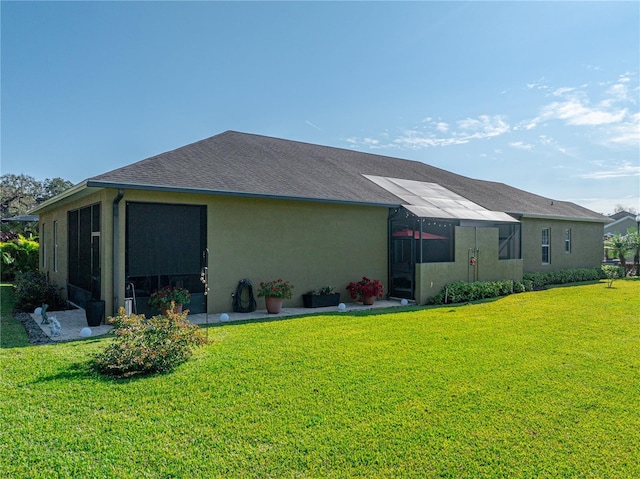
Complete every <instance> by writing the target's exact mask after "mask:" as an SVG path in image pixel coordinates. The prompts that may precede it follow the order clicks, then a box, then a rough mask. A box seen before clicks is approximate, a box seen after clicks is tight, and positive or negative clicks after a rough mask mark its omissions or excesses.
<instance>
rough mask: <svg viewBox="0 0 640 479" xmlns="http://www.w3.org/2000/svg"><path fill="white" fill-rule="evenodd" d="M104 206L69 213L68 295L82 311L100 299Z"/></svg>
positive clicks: (92, 206) (94, 206) (95, 205)
mask: <svg viewBox="0 0 640 479" xmlns="http://www.w3.org/2000/svg"><path fill="white" fill-rule="evenodd" d="M100 214H101V211H100V204H99V203H96V204H93V205H90V206H85V207H84V208H80V209H77V210H71V211H69V212H67V238H68V250H67V254H68V264H67V270H68V272H69V273H68V274H69V276H68V278H67V295H68V298H69V301H71V303H73V304H76V305H78V306H80V307H82V308H84V307H85V306H86V303H87V301H89V300H91V299H101V298H100V289H101V281H100V273H101V268H100Z"/></svg>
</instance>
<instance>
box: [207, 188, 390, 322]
mask: <svg viewBox="0 0 640 479" xmlns="http://www.w3.org/2000/svg"><path fill="white" fill-rule="evenodd" d="M387 216H388V210H387V209H386V208H376V207H369V206H350V205H341V204H327V203H311V202H302V201H284V200H264V199H256V198H232V197H219V198H217V199H216V200H215V201H213V202H212V203H211V204H210V207H209V209H208V218H209V221H208V225H207V226H208V241H209V255H210V256H209V265H210V270H209V274H210V279H211V298H210V309H212V310H213V311H228V310H230V309H231V293H232V292H233V291H235V289H236V286H237V284H238V281H239V280H241V279H243V278H249V279H250V280H251V282H252V283H253V285H254V288H255V289H254V291H255V292H256V294H257V287H258V284H259V283H260V281H269V280H274V279H278V278H282V279H284V280H289V281H291V282H292V283H293V284H294V285H295V290H294V291H295V294H294V297H293V298H292V300H291V301H288V302H285V306H286V305H290V306H301V305H302V297H301V295H302V294H303V293H305V292H307V291H308V290H310V289H314V288H319V287H322V286H326V285H331V286H334V287H335V288H336V289H337V291H338V292H340V293H341V295H342V298H343V300H345V301H346V300H347V299H348V297H347V294H348V293H347V291H346V286H347V284H348V283H349V282H350V281H355V280H358V279H360V278H361V277H362V276H363V275H367V276H369V277H372V278H378V279H380V280H381V281H383V282H384V283H386V280H387ZM258 308H264V304H263V300H262V299H259V300H258Z"/></svg>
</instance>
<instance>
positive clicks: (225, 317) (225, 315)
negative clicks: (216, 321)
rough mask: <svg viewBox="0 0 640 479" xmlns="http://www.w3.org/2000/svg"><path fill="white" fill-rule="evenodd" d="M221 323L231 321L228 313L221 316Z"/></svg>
mask: <svg viewBox="0 0 640 479" xmlns="http://www.w3.org/2000/svg"><path fill="white" fill-rule="evenodd" d="M220 321H223V322H224V321H229V315H228V314H227V313H222V314H221V315H220Z"/></svg>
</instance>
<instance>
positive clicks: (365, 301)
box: [362, 296, 376, 306]
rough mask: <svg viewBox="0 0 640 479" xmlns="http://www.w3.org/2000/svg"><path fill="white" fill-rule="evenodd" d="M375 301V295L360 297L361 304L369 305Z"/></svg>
mask: <svg viewBox="0 0 640 479" xmlns="http://www.w3.org/2000/svg"><path fill="white" fill-rule="evenodd" d="M375 302H376V297H375V296H363V297H362V304H364V305H366V306H371V305H372V304H374V303H375Z"/></svg>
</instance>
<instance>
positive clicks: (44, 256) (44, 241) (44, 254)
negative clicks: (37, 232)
mask: <svg viewBox="0 0 640 479" xmlns="http://www.w3.org/2000/svg"><path fill="white" fill-rule="evenodd" d="M40 249H41V250H42V268H43V269H45V268H46V267H47V235H46V225H45V224H44V223H42V234H41V238H40Z"/></svg>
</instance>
